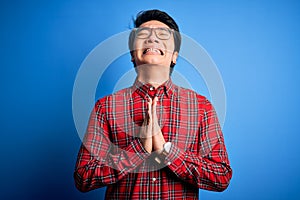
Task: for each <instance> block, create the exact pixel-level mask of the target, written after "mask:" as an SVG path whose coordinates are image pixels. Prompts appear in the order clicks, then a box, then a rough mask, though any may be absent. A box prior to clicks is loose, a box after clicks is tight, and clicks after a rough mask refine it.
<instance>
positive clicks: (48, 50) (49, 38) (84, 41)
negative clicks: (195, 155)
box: [0, 0, 300, 200]
mask: <svg viewBox="0 0 300 200" xmlns="http://www.w3.org/2000/svg"><path fill="white" fill-rule="evenodd" d="M0 4H1V6H0V11H1V12H0V16H1V17H0V20H1V32H0V36H1V37H0V41H1V54H0V55H1V69H0V70H1V80H0V81H1V85H0V91H1V98H0V102H1V104H0V111H1V120H0V122H1V140H0V141H1V146H0V150H1V165H0V177H1V178H0V191H1V194H0V199H89V200H92V199H101V198H102V197H103V192H104V189H99V190H95V191H92V192H89V193H85V194H83V193H80V192H79V191H77V190H76V189H75V187H74V183H73V177H72V175H73V169H74V165H75V161H76V156H77V152H78V149H79V146H80V142H81V141H80V138H79V136H78V134H77V132H76V129H75V126H74V122H73V117H72V89H73V84H74V80H75V77H76V73H77V71H78V69H79V67H80V65H81V63H82V61H83V60H84V59H85V57H86V56H87V55H88V54H89V52H90V51H91V50H92V49H93V48H94V47H95V46H96V45H98V44H99V43H100V42H101V41H104V40H105V39H107V38H108V37H110V36H112V35H114V34H116V33H119V32H122V31H125V30H128V27H130V26H132V20H131V18H132V17H133V16H135V15H136V13H137V12H138V11H140V10H146V9H150V8H159V9H162V10H165V11H167V12H168V13H169V14H170V15H171V16H173V17H174V18H175V20H176V21H177V22H178V24H179V26H180V29H181V31H182V32H183V33H185V34H187V35H188V36H190V37H192V38H193V39H195V40H196V41H197V42H198V43H199V44H201V45H202V46H203V47H204V48H205V49H206V50H207V52H208V53H209V54H210V56H211V57H212V59H213V60H214V62H215V63H216V65H217V66H218V68H219V70H220V73H221V75H222V78H223V81H224V85H225V88H226V94H227V116H226V121H225V124H224V127H223V132H224V135H225V142H226V145H227V148H228V153H229V157H230V161H231V165H232V168H233V170H234V171H233V172H234V173H233V178H232V181H231V184H230V186H229V188H228V189H227V190H226V191H225V192H223V193H215V192H208V191H202V190H201V191H200V198H201V199H202V200H205V199H210V200H212V199H222V200H224V199H228V200H233V199H237V200H240V199H243V200H247V199H249V200H250V199H251V200H252V199H261V200H265V199H270V200H271V199H272V200H276V199H295V200H296V199H300V192H299V185H300V174H299V169H300V159H299V153H300V148H299V146H298V145H299V140H300V134H299V129H298V127H297V126H298V122H299V118H297V117H298V115H299V114H298V113H299V111H300V107H299V102H300V101H299V100H300V95H299V94H298V93H299V85H300V79H299V75H300V73H299V72H300V66H299V65H300V56H299V52H300V37H299V35H300V27H299V21H300V12H299V11H300V4H299V3H298V1H292V0H285V1H284V0H280V1H276V0H273V1H258V0H254V1H237V0H236V1H233V0H230V1H226V3H225V2H224V1H213V2H211V1H209V2H208V1H177V2H173V1H138V0H131V1H126V2H125V1H116V0H110V1H107V3H105V2H102V1H89V2H84V1H79V0H78V1H64V0H60V1H58V0H56V1H55V0H54V1H53V0H52V1H33V0H31V1H1V3H0ZM124 58H125V59H123V57H122V58H120V60H119V61H118V65H119V67H120V71H119V72H116V73H117V74H115V76H116V77H118V76H120V75H121V74H122V73H124V69H130V68H131V67H132V65H131V63H130V61H129V56H127V57H126V55H125V56H124ZM126 58H128V61H126ZM122 59H123V60H124V61H123V60H122ZM180 62H181V64H182V65H183V64H184V61H183V60H181V61H180ZM120 63H121V65H120ZM179 64H180V63H178V66H176V67H178V70H179V69H180V68H181V69H182V68H184V66H182V65H181V66H180V65H179ZM123 67H124V68H123ZM125 71H126V70H125ZM186 73H188V72H186ZM108 74H109V73H108ZM196 81H197V80H196V79H195V80H192V82H193V83H195V82H196ZM100 84H101V83H100ZM199 84H200V83H199ZM297 88H298V89H297ZM111 90H112V88H111V85H109V83H108V85H106V86H105V84H104V85H103V86H102V87H101V90H100V91H99V90H98V92H97V95H99V96H101V95H104V94H107V93H110V92H111ZM203 93H204V94H206V93H207V91H206V89H205V88H204V89H203Z"/></svg>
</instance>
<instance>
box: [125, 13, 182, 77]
mask: <svg viewBox="0 0 300 200" xmlns="http://www.w3.org/2000/svg"><path fill="white" fill-rule="evenodd" d="M134 26H135V28H134V29H133V30H132V31H131V33H130V36H129V42H128V45H129V49H130V53H131V57H132V62H133V63H134V66H135V67H136V66H138V65H142V64H157V65H166V66H170V67H171V72H172V70H173V67H174V66H175V64H176V59H177V57H178V52H179V50H180V44H181V36H180V33H179V28H178V25H177V24H176V22H175V21H174V19H172V18H171V17H170V16H169V15H168V14H167V13H165V12H163V11H160V10H148V11H143V12H140V13H138V15H137V17H136V20H135V21H134Z"/></svg>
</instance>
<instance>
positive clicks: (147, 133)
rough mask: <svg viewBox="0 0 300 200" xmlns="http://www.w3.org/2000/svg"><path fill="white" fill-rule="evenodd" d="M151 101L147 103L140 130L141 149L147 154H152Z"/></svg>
mask: <svg viewBox="0 0 300 200" xmlns="http://www.w3.org/2000/svg"><path fill="white" fill-rule="evenodd" d="M152 121H153V120H152V99H151V98H149V101H148V113H147V116H146V118H145V120H144V122H143V124H142V127H141V130H140V138H141V142H142V145H143V147H144V148H145V149H146V151H147V152H148V153H151V152H152Z"/></svg>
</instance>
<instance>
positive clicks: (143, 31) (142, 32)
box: [135, 27, 173, 40]
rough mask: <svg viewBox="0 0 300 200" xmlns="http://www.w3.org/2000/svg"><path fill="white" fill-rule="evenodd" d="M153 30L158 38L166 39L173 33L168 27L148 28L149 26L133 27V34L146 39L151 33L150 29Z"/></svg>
mask: <svg viewBox="0 0 300 200" xmlns="http://www.w3.org/2000/svg"><path fill="white" fill-rule="evenodd" d="M153 30H154V33H155V35H156V37H157V38H158V39H161V40H168V39H170V37H171V34H172V33H173V30H172V29H169V28H149V27H142V28H135V33H136V34H135V35H136V37H137V38H139V39H147V38H149V37H150V35H151V34H152V31H153Z"/></svg>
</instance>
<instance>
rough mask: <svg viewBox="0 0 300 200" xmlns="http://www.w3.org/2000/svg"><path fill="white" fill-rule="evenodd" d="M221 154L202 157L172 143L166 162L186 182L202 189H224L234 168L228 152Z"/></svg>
mask: <svg viewBox="0 0 300 200" xmlns="http://www.w3.org/2000/svg"><path fill="white" fill-rule="evenodd" d="M213 153H214V152H212V154H213ZM219 155H220V154H219ZM219 155H217V154H215V155H213V156H211V155H210V156H207V157H201V156H198V155H197V154H194V153H191V152H189V151H187V152H184V151H182V150H180V149H179V148H177V147H176V146H174V145H172V148H171V151H170V153H169V155H168V156H167V157H166V158H165V163H166V164H167V165H168V167H169V168H170V169H171V171H173V173H174V174H176V176H178V177H179V178H180V179H181V180H182V181H184V182H188V183H189V184H192V185H194V186H195V187H198V188H201V189H206V190H213V191H223V190H225V189H226V188H227V187H228V185H229V181H230V179H231V176H232V170H231V168H230V166H229V162H228V159H227V154H226V152H224V155H223V156H222V157H220V156H219Z"/></svg>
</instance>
